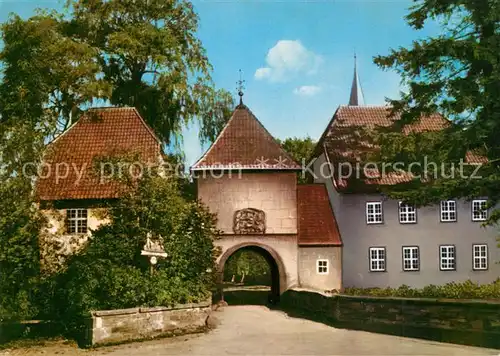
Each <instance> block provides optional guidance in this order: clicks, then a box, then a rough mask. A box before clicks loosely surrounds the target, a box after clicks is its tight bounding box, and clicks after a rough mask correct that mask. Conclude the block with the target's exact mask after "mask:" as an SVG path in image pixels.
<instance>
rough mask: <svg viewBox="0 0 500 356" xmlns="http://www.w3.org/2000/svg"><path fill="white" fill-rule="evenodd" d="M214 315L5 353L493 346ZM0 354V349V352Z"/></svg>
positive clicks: (419, 350) (394, 351)
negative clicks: (122, 339)
mask: <svg viewBox="0 0 500 356" xmlns="http://www.w3.org/2000/svg"><path fill="white" fill-rule="evenodd" d="M214 315H215V316H216V317H217V318H218V319H219V320H220V322H221V324H220V325H219V327H218V328H217V329H216V330H213V331H211V332H210V333H208V334H201V335H191V336H186V337H178V338H172V339H163V340H155V341H149V342H143V343H134V344H127V345H121V346H115V347H107V348H101V349H97V350H93V351H85V350H78V349H75V348H74V347H73V346H70V345H63V344H62V343H59V344H53V345H47V346H45V347H42V348H31V349H26V350H15V351H8V353H5V354H6V355H12V356H18V355H30V356H31V355H46V356H47V355H88V356H101V355H107V356H156V355H217V356H219V355H370V356H373V355H498V354H499V351H498V350H489V349H481V348H474V347H466V346H458V345H452V344H442V343H436V342H429V341H423V340H416V339H408V338H401V337H395V336H388V335H380V334H373V333H368V332H363V331H353V330H344V329H335V328H332V327H329V326H326V325H323V324H320V323H315V322H312V321H308V320H303V319H296V318H290V317H288V316H287V315H286V314H284V313H282V312H279V311H271V310H269V309H267V308H265V307H263V306H232V307H226V308H224V309H223V310H222V311H217V312H215V313H214ZM0 355H4V353H2V352H0Z"/></svg>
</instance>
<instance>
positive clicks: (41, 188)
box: [36, 108, 161, 201]
mask: <svg viewBox="0 0 500 356" xmlns="http://www.w3.org/2000/svg"><path fill="white" fill-rule="evenodd" d="M123 154H133V155H135V154H137V155H138V159H140V161H141V162H142V163H146V164H158V162H159V159H160V155H161V144H160V141H159V140H158V138H157V137H156V136H155V134H154V133H153V131H152V130H151V128H149V126H148V125H147V124H146V123H145V122H144V120H143V119H142V118H141V116H140V115H139V113H138V112H137V110H136V109H135V108H102V109H91V110H89V111H88V112H87V113H85V114H84V115H83V117H82V118H80V120H78V121H77V122H76V123H75V124H74V125H73V126H72V127H70V128H69V129H68V130H67V131H66V132H64V133H63V134H62V135H61V136H59V137H58V138H56V139H55V140H54V141H53V142H52V143H51V144H49V146H48V147H47V152H46V154H45V157H44V163H45V165H46V168H47V170H46V171H45V172H47V173H49V171H48V167H50V174H47V177H46V178H43V176H42V177H40V178H39V179H38V181H37V189H36V190H37V196H38V198H39V200H42V201H47V200H49V201H50V200H69V199H108V198H116V197H118V194H119V193H118V191H119V186H120V185H119V183H118V182H116V181H110V180H103V181H101V179H100V178H99V177H98V176H97V175H96V174H95V167H94V165H95V161H94V160H95V159H96V158H98V157H106V156H107V157H109V156H117V155H123ZM58 164H59V166H60V171H62V172H63V173H64V174H61V175H60V177H59V178H58V177H57V176H56V174H54V172H55V169H56V167H57V165H58ZM65 164H67V165H68V166H69V170H68V174H67V176H66V174H65V172H66V170H65V168H64V166H63V165H65ZM77 172H78V173H77ZM80 172H82V173H83V174H82V176H81V179H78V176H79V174H80Z"/></svg>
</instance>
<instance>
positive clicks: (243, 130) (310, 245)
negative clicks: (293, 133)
mask: <svg viewBox="0 0 500 356" xmlns="http://www.w3.org/2000/svg"><path fill="white" fill-rule="evenodd" d="M300 170H301V166H299V164H297V163H296V162H295V161H294V160H293V159H292V158H291V157H290V156H289V154H288V153H286V152H285V151H284V150H283V149H282V148H281V146H280V145H279V144H278V143H277V142H276V140H275V139H274V138H273V137H272V136H271V134H270V133H269V132H268V131H267V130H266V129H265V128H264V126H263V125H262V124H261V123H260V122H259V121H258V120H257V118H256V117H255V116H254V115H253V114H252V112H251V111H250V110H249V109H248V108H247V107H246V106H245V105H243V104H242V103H240V105H238V106H237V107H236V109H235V111H234V113H233V116H232V117H231V119H230V120H229V122H228V123H227V124H226V126H225V127H224V129H223V130H222V132H221V133H220V135H219V137H218V138H217V139H216V140H215V142H214V143H213V144H212V146H211V147H210V148H209V149H208V151H207V152H206V153H205V154H204V155H203V156H202V157H201V158H200V160H198V162H196V163H195V165H194V166H193V167H191V172H192V175H193V177H194V178H195V180H196V183H197V188H198V199H200V200H201V201H202V202H204V203H205V204H206V205H207V206H208V207H209V209H210V210H211V211H212V212H213V213H216V214H217V218H218V222H217V227H218V228H219V229H220V230H221V231H222V236H221V239H219V240H217V241H216V244H217V245H218V246H219V247H220V248H221V251H222V253H221V255H220V257H219V259H218V268H219V272H220V275H222V272H223V269H224V264H225V263H226V261H227V259H228V258H229V257H230V256H231V255H232V254H234V253H235V252H236V251H238V250H240V249H242V248H247V249H255V250H257V251H258V252H260V253H261V254H262V255H263V256H264V257H266V259H267V261H268V262H269V264H270V266H271V269H273V267H274V279H275V280H274V283H273V294H274V295H275V296H279V294H281V293H283V292H284V291H286V290H287V289H289V288H291V287H295V286H303V287H309V288H316V289H320V290H331V289H340V288H341V255H342V254H341V248H342V247H341V246H342V243H341V240H340V236H339V233H338V228H337V225H336V222H335V217H334V215H333V211H332V209H331V207H330V203H329V199H328V193H327V191H326V188H325V186H324V185H322V184H308V185H298V184H297V172H299V171H300Z"/></svg>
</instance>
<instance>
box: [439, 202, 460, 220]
mask: <svg viewBox="0 0 500 356" xmlns="http://www.w3.org/2000/svg"><path fill="white" fill-rule="evenodd" d="M441 221H443V222H450V221H457V203H456V202H455V201H454V200H443V201H442V202H441Z"/></svg>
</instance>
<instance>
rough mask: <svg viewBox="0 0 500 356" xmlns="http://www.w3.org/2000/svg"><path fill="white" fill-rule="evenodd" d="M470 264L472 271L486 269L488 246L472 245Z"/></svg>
mask: <svg viewBox="0 0 500 356" xmlns="http://www.w3.org/2000/svg"><path fill="white" fill-rule="evenodd" d="M472 263H473V265H472V268H473V269H474V270H477V271H481V270H483V271H484V270H487V269H488V245H485V244H484V245H472Z"/></svg>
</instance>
